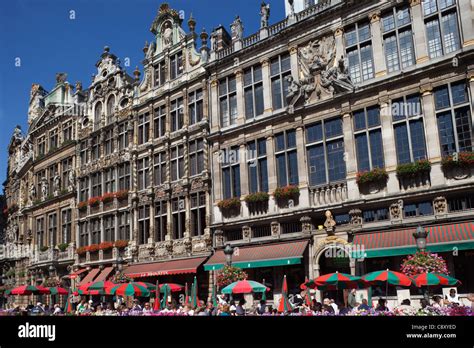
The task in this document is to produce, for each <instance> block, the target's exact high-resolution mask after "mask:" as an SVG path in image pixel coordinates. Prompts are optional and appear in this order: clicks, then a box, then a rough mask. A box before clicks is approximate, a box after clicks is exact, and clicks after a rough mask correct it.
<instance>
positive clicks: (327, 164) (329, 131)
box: [306, 117, 346, 185]
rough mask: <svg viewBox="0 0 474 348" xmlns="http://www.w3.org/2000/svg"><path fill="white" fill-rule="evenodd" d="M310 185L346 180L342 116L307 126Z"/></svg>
mask: <svg viewBox="0 0 474 348" xmlns="http://www.w3.org/2000/svg"><path fill="white" fill-rule="evenodd" d="M306 143H307V148H306V151H307V157H308V172H309V182H310V185H324V184H327V183H330V182H337V181H341V180H345V178H346V162H345V160H344V137H343V131H342V118H341V117H337V118H332V119H328V120H323V121H320V122H317V123H314V124H312V125H309V126H308V127H306Z"/></svg>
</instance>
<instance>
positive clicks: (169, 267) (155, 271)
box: [124, 257, 207, 278]
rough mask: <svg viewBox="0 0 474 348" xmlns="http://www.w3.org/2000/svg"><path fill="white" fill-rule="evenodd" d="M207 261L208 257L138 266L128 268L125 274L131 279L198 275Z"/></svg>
mask: <svg viewBox="0 0 474 348" xmlns="http://www.w3.org/2000/svg"><path fill="white" fill-rule="evenodd" d="M206 259H207V257H195V258H192V259H182V260H173V261H164V262H153V263H142V264H136V265H131V266H129V267H127V268H126V269H125V270H124V273H125V274H126V275H127V276H129V277H131V278H141V277H152V276H162V275H169V274H184V273H196V272H197V268H198V267H199V266H200V265H201V264H202V263H203V262H204V261H205V260H206Z"/></svg>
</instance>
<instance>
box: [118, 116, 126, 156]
mask: <svg viewBox="0 0 474 348" xmlns="http://www.w3.org/2000/svg"><path fill="white" fill-rule="evenodd" d="M127 147H128V124H127V122H123V123H121V124H119V125H118V149H119V150H123V149H125V148H127Z"/></svg>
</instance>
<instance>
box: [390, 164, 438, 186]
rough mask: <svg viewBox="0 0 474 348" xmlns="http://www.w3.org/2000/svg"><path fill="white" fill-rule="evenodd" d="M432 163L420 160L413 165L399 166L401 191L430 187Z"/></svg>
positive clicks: (398, 175) (398, 174) (398, 173)
mask: <svg viewBox="0 0 474 348" xmlns="http://www.w3.org/2000/svg"><path fill="white" fill-rule="evenodd" d="M430 172H431V163H430V162H429V161H428V160H420V161H417V162H413V163H405V164H399V165H398V166H397V177H398V181H399V184H400V189H401V190H408V189H416V188H419V187H425V186H429V185H430Z"/></svg>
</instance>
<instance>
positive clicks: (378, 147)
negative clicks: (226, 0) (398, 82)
mask: <svg viewBox="0 0 474 348" xmlns="http://www.w3.org/2000/svg"><path fill="white" fill-rule="evenodd" d="M353 119H354V137H355V147H356V153H357V167H358V170H359V171H360V172H363V171H369V170H371V169H374V168H383V167H384V157H383V145H382V127H381V124H380V108H379V107H378V106H374V107H370V108H366V109H363V110H359V111H356V112H354V115H353Z"/></svg>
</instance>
